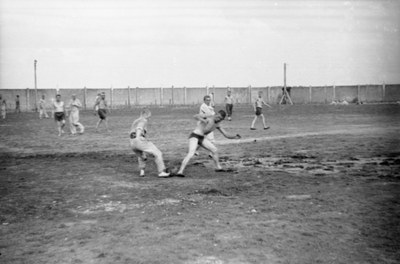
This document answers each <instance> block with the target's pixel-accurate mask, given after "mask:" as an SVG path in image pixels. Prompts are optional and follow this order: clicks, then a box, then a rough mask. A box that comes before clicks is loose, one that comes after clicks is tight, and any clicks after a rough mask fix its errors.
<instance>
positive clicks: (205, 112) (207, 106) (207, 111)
mask: <svg viewBox="0 0 400 264" xmlns="http://www.w3.org/2000/svg"><path fill="white" fill-rule="evenodd" d="M211 101H212V98H211V96H210V95H205V96H204V98H203V102H204V103H202V104H201V106H200V111H199V115H201V116H202V117H211V116H213V115H215V111H214V107H213V106H212V105H211ZM207 138H208V140H210V142H211V143H215V138H214V132H210V133H209V134H208V135H207ZM195 155H196V156H198V155H199V153H198V152H197V151H196V153H195ZM210 157H211V153H210Z"/></svg>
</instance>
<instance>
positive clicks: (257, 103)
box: [250, 91, 272, 130]
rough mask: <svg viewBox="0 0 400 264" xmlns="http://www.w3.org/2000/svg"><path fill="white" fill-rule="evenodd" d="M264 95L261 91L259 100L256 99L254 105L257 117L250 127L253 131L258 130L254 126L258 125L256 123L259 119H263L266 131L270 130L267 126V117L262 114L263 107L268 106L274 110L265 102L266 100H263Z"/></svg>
mask: <svg viewBox="0 0 400 264" xmlns="http://www.w3.org/2000/svg"><path fill="white" fill-rule="evenodd" d="M262 95H263V92H262V91H259V92H258V97H257V99H256V101H255V103H254V112H255V116H254V119H253V122H252V123H251V127H250V129H251V130H256V128H255V127H254V125H255V124H256V121H257V119H258V117H261V119H262V122H263V125H264V129H268V128H269V127H267V125H266V124H265V117H264V115H263V113H262V106H263V104H264V105H266V106H268V107H269V108H272V107H271V106H270V105H269V104H267V103H266V102H264V100H263V99H262Z"/></svg>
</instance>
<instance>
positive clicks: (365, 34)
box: [0, 0, 400, 89]
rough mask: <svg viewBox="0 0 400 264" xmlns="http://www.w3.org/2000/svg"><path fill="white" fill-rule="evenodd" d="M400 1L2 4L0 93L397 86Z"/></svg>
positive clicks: (35, 0) (60, 0)
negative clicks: (6, 90) (13, 90)
mask: <svg viewBox="0 0 400 264" xmlns="http://www.w3.org/2000/svg"><path fill="white" fill-rule="evenodd" d="M399 30H400V0H380V1H377V0H350V1H342V0H324V1H321V0H319V1H308V0H307V1H305V0H304V1H303V0H279V1H272V0H0V88H2V89H4V88H28V87H29V88H34V86H35V82H34V80H35V78H34V76H35V70H34V60H37V67H36V76H37V87H38V88H81V87H88V88H108V87H113V88H123V87H128V86H130V87H170V86H172V85H173V86H175V87H183V86H186V87H205V86H216V87H227V86H230V87H244V86H249V85H251V86H254V87H256V86H277V85H283V83H284V77H283V76H284V70H283V68H284V66H283V65H284V63H286V65H287V67H286V69H287V72H286V84H287V85H289V86H309V85H312V86H318V85H357V84H382V83H386V84H399V83H400V74H399V73H400V31H399Z"/></svg>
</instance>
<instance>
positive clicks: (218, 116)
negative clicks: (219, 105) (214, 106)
mask: <svg viewBox="0 0 400 264" xmlns="http://www.w3.org/2000/svg"><path fill="white" fill-rule="evenodd" d="M225 117H226V113H225V111H224V110H219V111H218V112H217V114H216V115H215V116H214V121H215V123H219V122H221V121H222V120H224V119H225Z"/></svg>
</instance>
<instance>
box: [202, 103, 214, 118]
mask: <svg viewBox="0 0 400 264" xmlns="http://www.w3.org/2000/svg"><path fill="white" fill-rule="evenodd" d="M199 114H201V115H215V112H214V107H212V106H210V105H206V103H202V104H201V106H200V112H199Z"/></svg>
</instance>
